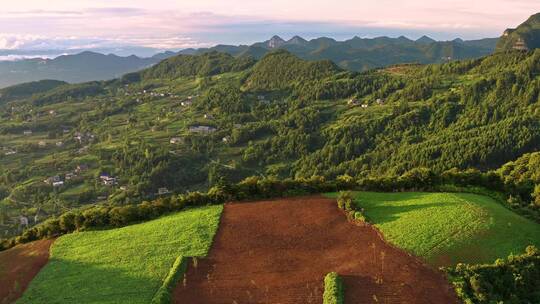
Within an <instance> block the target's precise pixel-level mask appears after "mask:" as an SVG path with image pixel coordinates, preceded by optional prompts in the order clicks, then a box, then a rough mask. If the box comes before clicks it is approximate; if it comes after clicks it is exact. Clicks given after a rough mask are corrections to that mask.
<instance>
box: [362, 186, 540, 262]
mask: <svg viewBox="0 0 540 304" xmlns="http://www.w3.org/2000/svg"><path fill="white" fill-rule="evenodd" d="M355 203H356V204H357V205H358V206H359V207H361V208H364V210H365V214H366V215H367V217H368V220H369V222H371V223H373V224H374V225H375V226H376V227H377V228H378V229H380V231H381V232H382V233H383V235H384V237H385V239H386V240H388V241H389V242H391V243H393V244H395V245H397V246H398V247H400V248H403V249H405V250H407V251H409V252H411V253H413V254H415V255H417V256H421V257H423V258H425V259H426V260H427V261H428V262H429V263H431V264H433V265H435V266H449V265H455V264H457V263H472V264H482V263H493V262H494V261H495V260H496V259H498V258H501V257H506V256H508V255H510V254H519V253H522V252H523V251H524V250H525V247H527V246H529V245H536V246H540V225H539V224H537V223H534V222H532V221H530V220H527V219H525V218H523V217H521V216H519V215H517V214H515V213H513V212H512V211H510V210H508V209H507V208H505V207H503V206H502V205H500V204H498V203H497V202H495V201H494V200H493V199H491V198H489V197H486V196H480V195H476V194H464V193H421V192H408V193H375V192H358V193H356V195H355Z"/></svg>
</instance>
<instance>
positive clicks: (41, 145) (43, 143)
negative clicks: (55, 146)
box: [38, 140, 47, 148]
mask: <svg viewBox="0 0 540 304" xmlns="http://www.w3.org/2000/svg"><path fill="white" fill-rule="evenodd" d="M38 146H40V147H41V148H43V147H46V146H47V143H46V142H45V141H43V140H40V141H39V142H38Z"/></svg>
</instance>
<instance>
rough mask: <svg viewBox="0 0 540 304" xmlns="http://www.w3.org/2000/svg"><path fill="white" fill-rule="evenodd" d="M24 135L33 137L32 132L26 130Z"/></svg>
mask: <svg viewBox="0 0 540 304" xmlns="http://www.w3.org/2000/svg"><path fill="white" fill-rule="evenodd" d="M23 134H24V135H32V130H26V131H24V132H23Z"/></svg>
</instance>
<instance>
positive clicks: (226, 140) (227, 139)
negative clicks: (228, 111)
mask: <svg viewBox="0 0 540 304" xmlns="http://www.w3.org/2000/svg"><path fill="white" fill-rule="evenodd" d="M221 141H222V142H224V143H228V142H230V141H231V137H230V136H225V137H223V138H222V139H221Z"/></svg>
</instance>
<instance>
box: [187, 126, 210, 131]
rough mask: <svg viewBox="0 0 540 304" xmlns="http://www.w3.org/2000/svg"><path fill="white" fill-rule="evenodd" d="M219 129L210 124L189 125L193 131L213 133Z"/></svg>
mask: <svg viewBox="0 0 540 304" xmlns="http://www.w3.org/2000/svg"><path fill="white" fill-rule="evenodd" d="M216 130H217V129H216V128H214V127H210V126H191V127H189V132H191V133H213V132H215V131H216Z"/></svg>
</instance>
